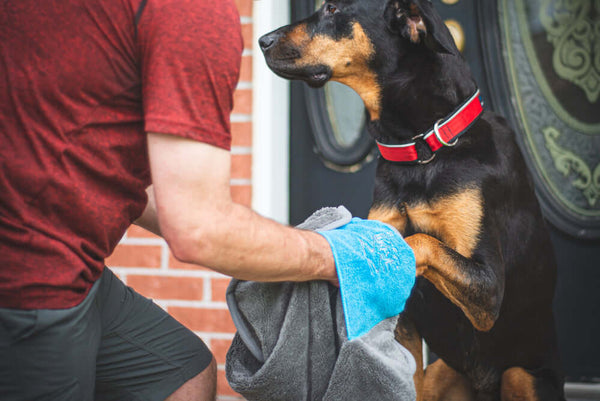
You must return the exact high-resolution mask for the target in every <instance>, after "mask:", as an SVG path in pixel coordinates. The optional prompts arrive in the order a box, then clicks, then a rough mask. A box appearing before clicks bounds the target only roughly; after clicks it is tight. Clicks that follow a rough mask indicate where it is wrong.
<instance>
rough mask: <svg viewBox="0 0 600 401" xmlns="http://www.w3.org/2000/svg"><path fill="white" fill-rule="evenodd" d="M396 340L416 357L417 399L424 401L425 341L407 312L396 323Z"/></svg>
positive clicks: (414, 377) (414, 376)
mask: <svg viewBox="0 0 600 401" xmlns="http://www.w3.org/2000/svg"><path fill="white" fill-rule="evenodd" d="M394 335H395V337H396V341H398V342H399V343H400V344H402V346H403V347H404V348H406V349H407V350H409V351H410V353H411V354H412V356H413V357H414V358H415V362H416V363H417V369H416V370H415V374H414V375H413V381H414V382H415V390H416V391H417V400H416V401H423V378H424V371H423V341H422V338H421V335H420V334H419V332H418V331H417V328H416V327H415V324H414V323H413V321H412V320H411V319H410V318H409V317H408V316H407V315H406V314H405V313H401V314H400V316H399V317H398V323H397V324H396V331H395V332H394Z"/></svg>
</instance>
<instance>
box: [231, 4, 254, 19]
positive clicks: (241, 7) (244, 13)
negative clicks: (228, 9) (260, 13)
mask: <svg viewBox="0 0 600 401" xmlns="http://www.w3.org/2000/svg"><path fill="white" fill-rule="evenodd" d="M235 5H236V6H237V9H238V11H239V13H240V17H251V16H252V0H235Z"/></svg>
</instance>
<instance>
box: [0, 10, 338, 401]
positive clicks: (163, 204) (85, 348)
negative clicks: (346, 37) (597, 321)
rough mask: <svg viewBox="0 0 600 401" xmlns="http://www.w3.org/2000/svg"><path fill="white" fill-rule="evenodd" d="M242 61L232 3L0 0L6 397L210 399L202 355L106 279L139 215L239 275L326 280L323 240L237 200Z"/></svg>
mask: <svg viewBox="0 0 600 401" xmlns="http://www.w3.org/2000/svg"><path fill="white" fill-rule="evenodd" d="M241 51H242V39H241V34H240V21H239V15H238V13H237V11H236V8H235V5H234V4H233V0H225V1H220V2H212V1H204V0H148V1H146V0H97V1H85V0H63V1H56V0H49V1H43V2H39V1H38V0H19V1H15V0H4V1H2V2H0V138H1V143H0V166H1V169H2V174H0V188H1V193H0V399H2V400H4V399H6V400H25V399H44V400H46V399H47V400H78V401H80V400H92V399H96V400H109V399H115V400H163V399H168V400H187V399H201V400H204V399H207V400H208V399H214V392H215V370H216V367H215V361H214V359H213V358H212V355H211V354H210V352H209V351H208V349H207V348H206V346H205V345H204V344H203V343H202V342H201V341H200V340H199V339H198V338H197V337H196V336H194V335H193V334H192V333H191V332H190V331H189V330H187V329H185V328H184V327H183V326H181V325H180V324H179V323H177V322H176V321H175V320H174V319H172V318H171V317H170V316H168V315H167V314H166V313H165V312H164V311H162V310H161V309H160V308H158V307H156V306H155V305H154V304H152V302H151V301H149V300H147V299H145V298H143V297H141V296H140V295H138V294H137V293H135V292H134V291H133V290H131V289H130V288H127V287H125V286H124V285H123V283H121V282H120V281H119V280H118V279H117V278H116V277H115V276H114V275H113V274H112V273H111V272H110V271H109V270H108V269H105V268H104V258H105V257H106V256H108V255H109V254H110V253H111V252H112V250H113V249H114V247H115V246H116V244H117V243H118V241H119V239H120V238H121V237H122V235H123V233H124V232H125V230H126V229H127V227H128V226H129V225H130V224H131V222H133V221H134V220H137V223H138V224H140V225H142V226H144V227H147V228H148V229H150V230H152V231H154V232H157V233H160V234H161V235H162V236H163V237H164V238H165V239H166V241H167V242H168V244H169V246H170V248H171V250H172V252H173V254H174V255H175V257H177V258H178V259H180V260H182V261H184V262H189V263H197V264H201V265H204V266H208V267H210V268H212V269H214V270H216V271H218V272H221V273H224V274H227V275H230V276H233V277H237V278H240V279H248V280H257V281H280V280H281V281H283V280H294V281H303V280H329V281H332V282H335V281H336V271H335V262H334V259H333V256H332V251H331V248H330V245H329V244H328V242H327V241H326V240H325V239H324V238H323V237H322V236H320V235H319V234H316V233H313V232H308V231H301V230H296V229H293V228H290V227H285V226H283V225H280V224H277V223H275V222H273V221H270V220H268V219H265V218H263V217H261V216H259V215H257V214H256V213H254V212H252V211H251V210H250V209H248V208H246V207H243V206H241V205H238V204H235V203H233V202H232V200H231V197H230V193H229V178H230V176H229V171H230V154H229V152H228V150H229V147H230V126H229V124H230V123H229V114H230V112H231V109H232V103H233V101H232V94H233V91H234V89H235V87H236V84H237V80H238V73H239V65H240V56H241ZM150 184H153V185H152V186H149V185H150ZM146 188H148V194H149V195H150V196H149V199H148V198H147V196H146V191H145V190H146ZM167 397H168V398H167Z"/></svg>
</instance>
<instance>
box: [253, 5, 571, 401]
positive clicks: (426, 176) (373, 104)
mask: <svg viewBox="0 0 600 401" xmlns="http://www.w3.org/2000/svg"><path fill="white" fill-rule="evenodd" d="M260 46H261V48H262V50H263V52H264V54H265V57H266V60H267V63H268V65H269V67H270V68H271V69H272V70H273V71H274V72H275V73H277V74H278V75H280V76H282V77H285V78H289V79H300V80H304V81H305V82H307V83H308V84H309V85H311V86H315V87H318V86H322V85H323V84H325V82H327V81H328V80H335V81H339V82H342V83H344V84H347V85H348V86H350V87H352V88H353V89H354V90H355V91H356V92H357V93H358V94H359V95H360V96H361V98H362V100H363V101H364V103H365V106H366V109H367V112H368V116H369V122H368V128H369V132H370V134H371V135H372V136H373V137H374V138H375V139H376V140H377V142H378V144H379V147H380V149H381V153H382V158H381V159H380V160H379V164H378V167H377V176H376V184H375V194H374V204H373V206H372V209H371V212H370V216H369V218H371V219H377V220H382V221H384V222H387V223H389V224H392V225H393V226H395V227H396V228H397V229H398V230H399V231H400V232H401V233H402V234H403V235H404V236H405V237H406V240H407V242H408V243H409V244H410V245H411V247H412V248H413V249H414V251H415V255H416V258H417V275H418V276H419V277H418V279H417V284H416V285H415V288H414V290H413V293H412V295H411V297H410V299H409V301H408V302H407V307H406V310H405V312H404V313H403V314H402V315H401V316H400V319H399V323H398V327H397V331H396V335H397V338H398V340H399V341H400V342H401V343H403V344H404V345H405V346H406V347H407V348H409V349H410V350H411V352H413V354H414V355H415V358H416V359H417V361H421V360H422V356H421V338H422V337H423V338H424V339H425V340H426V342H427V344H429V346H430V348H431V350H433V351H434V352H435V353H436V354H437V355H438V356H439V357H440V359H439V360H438V361H436V362H435V363H433V364H432V365H430V366H429V367H428V368H427V371H426V373H425V375H423V372H422V369H420V370H418V371H417V374H416V375H415V384H416V386H417V392H418V398H419V399H425V400H459V401H466V400H472V399H473V400H500V399H501V400H563V399H564V395H563V389H562V387H563V379H562V375H561V373H560V363H559V360H558V352H557V345H556V335H555V329H554V321H553V313H552V298H553V292H554V286H555V275H556V273H555V269H556V268H555V262H554V260H553V252H552V246H551V243H550V241H549V236H548V233H547V232H546V229H545V225H544V221H543V219H542V216H541V214H540V211H539V207H538V203H537V201H536V198H535V196H534V192H533V188H532V184H531V180H530V179H529V176H528V173H527V171H526V166H525V163H524V161H523V158H522V156H521V154H520V153H519V149H518V148H517V145H516V143H515V138H514V133H513V132H512V131H511V129H510V128H509V127H508V125H507V123H506V122H505V121H504V120H503V119H502V118H501V117H499V116H497V115H495V114H494V113H492V112H490V111H487V110H486V111H483V109H482V103H481V101H480V98H479V96H478V90H477V86H476V83H475V82H474V80H473V78H472V76H471V73H470V71H469V68H468V66H467V65H466V64H465V62H464V60H463V59H462V57H461V55H460V54H459V52H458V50H457V49H456V47H455V45H454V42H453V40H452V37H451V35H450V33H449V31H448V29H447V28H446V27H445V25H444V23H443V21H442V20H441V18H440V16H439V15H438V14H437V13H436V11H435V10H434V9H433V6H432V4H431V3H430V2H429V1H428V0H339V1H331V2H325V3H324V4H323V6H322V7H321V8H320V9H319V10H318V11H317V12H316V13H315V14H313V15H312V16H310V17H309V18H307V19H305V20H303V21H300V22H298V23H296V24H292V25H289V26H285V27H282V28H280V29H278V30H276V31H274V32H272V33H270V34H267V35H265V36H263V37H262V38H261V39H260ZM365 285H368V283H365Z"/></svg>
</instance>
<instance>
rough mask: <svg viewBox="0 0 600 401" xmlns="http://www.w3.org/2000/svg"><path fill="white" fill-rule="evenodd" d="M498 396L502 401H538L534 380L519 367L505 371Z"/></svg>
mask: <svg viewBox="0 0 600 401" xmlns="http://www.w3.org/2000/svg"><path fill="white" fill-rule="evenodd" d="M500 394H501V399H502V401H539V397H538V396H537V394H536V391H535V378H534V377H533V375H531V374H530V373H529V372H527V371H526V370H525V369H523V368H519V367H515V368H510V369H507V370H506V371H505V372H504V373H503V374H502V384H501V386H500Z"/></svg>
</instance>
